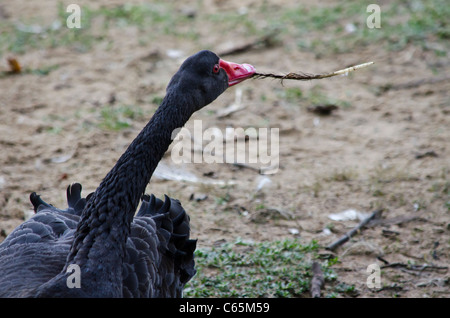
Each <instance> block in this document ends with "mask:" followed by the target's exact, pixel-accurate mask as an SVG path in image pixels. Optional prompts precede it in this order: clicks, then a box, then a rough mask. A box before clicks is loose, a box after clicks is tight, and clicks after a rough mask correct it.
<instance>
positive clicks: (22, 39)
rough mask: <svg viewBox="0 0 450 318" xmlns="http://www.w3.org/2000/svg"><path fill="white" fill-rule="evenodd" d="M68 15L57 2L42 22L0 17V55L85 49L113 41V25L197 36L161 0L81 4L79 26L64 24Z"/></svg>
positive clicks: (144, 33)
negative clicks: (51, 14) (48, 18)
mask: <svg viewBox="0 0 450 318" xmlns="http://www.w3.org/2000/svg"><path fill="white" fill-rule="evenodd" d="M70 14H71V13H70V12H66V5H65V4H63V3H62V2H60V3H59V4H58V16H57V17H56V18H55V20H54V21H43V20H42V19H39V18H38V17H36V18H33V19H29V20H27V21H13V20H0V29H1V30H2V32H1V33H0V56H2V55H3V54H5V53H6V52H9V53H17V54H22V53H25V52H27V51H28V50H32V49H46V48H54V47H60V46H67V47H70V48H73V49H75V50H77V51H81V52H86V51H88V50H90V49H91V48H92V46H93V45H95V44H96V43H98V42H100V41H104V40H109V41H112V40H111V39H109V38H108V30H109V29H110V28H112V27H115V28H122V27H127V26H137V27H138V28H139V30H140V32H141V33H142V35H145V38H149V37H151V36H152V35H158V36H160V35H169V34H170V35H174V36H179V37H182V36H183V37H187V38H190V39H195V38H196V37H198V35H197V34H196V33H195V32H193V31H192V27H186V25H187V21H188V19H189V18H188V17H186V16H185V15H183V14H181V13H180V12H179V11H178V10H174V9H173V5H171V4H169V3H167V2H163V1H159V2H158V1H157V2H153V3H146V4H137V5H134V4H124V5H119V6H115V7H101V8H98V9H93V8H91V7H89V6H82V7H81V21H80V22H81V23H80V25H81V28H68V27H67V26H66V21H67V18H68V17H69V16H70ZM95 22H98V23H95ZM94 25H95V29H94ZM149 30H151V32H150V34H149Z"/></svg>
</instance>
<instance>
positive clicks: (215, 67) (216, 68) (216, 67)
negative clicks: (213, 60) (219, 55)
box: [213, 64, 220, 74]
mask: <svg viewBox="0 0 450 318" xmlns="http://www.w3.org/2000/svg"><path fill="white" fill-rule="evenodd" d="M219 71H220V66H219V64H216V65H214V68H213V72H214V73H216V74H217V73H219Z"/></svg>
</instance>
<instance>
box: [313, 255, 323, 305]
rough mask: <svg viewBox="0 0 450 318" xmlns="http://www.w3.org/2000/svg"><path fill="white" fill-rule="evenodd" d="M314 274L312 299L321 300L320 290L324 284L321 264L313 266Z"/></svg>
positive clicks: (315, 263)
mask: <svg viewBox="0 0 450 318" xmlns="http://www.w3.org/2000/svg"><path fill="white" fill-rule="evenodd" d="M311 269H312V272H313V278H312V279H311V297H312V298H320V290H321V288H322V286H323V283H324V281H325V280H324V278H323V272H322V268H320V264H319V263H317V262H314V263H313V264H312V267H311Z"/></svg>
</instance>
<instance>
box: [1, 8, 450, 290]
mask: <svg viewBox="0 0 450 318" xmlns="http://www.w3.org/2000/svg"><path fill="white" fill-rule="evenodd" d="M71 3H73V1H50V0H46V1H25V0H15V1H2V2H0V149H1V152H0V240H3V239H4V237H6V235H8V234H9V233H10V232H11V231H12V230H13V229H14V228H15V227H16V226H17V225H18V224H20V223H21V222H23V220H24V219H25V218H27V217H28V216H29V214H30V210H31V204H30V203H29V200H28V197H29V194H30V193H31V192H33V191H36V192H38V193H39V194H41V195H42V198H43V199H44V200H45V201H47V202H50V203H52V204H53V205H55V206H58V207H65V206H66V203H65V189H66V187H67V185H69V184H70V183H72V182H80V183H81V184H83V189H84V194H85V195H87V194H88V193H90V192H92V191H94V190H95V188H96V187H97V185H98V184H99V183H100V181H101V180H102V178H103V177H104V176H105V174H106V173H107V172H108V171H109V169H111V168H112V166H113V165H114V163H115V162H116V160H117V159H118V158H119V156H120V154H121V153H122V152H123V151H125V149H126V147H127V146H128V144H129V143H130V142H131V141H132V140H133V138H134V137H135V136H136V135H137V133H138V132H139V131H140V130H141V129H142V127H143V126H144V125H145V123H146V122H147V121H148V120H149V118H150V117H151V116H152V114H153V113H154V111H155V110H156V108H157V107H158V105H159V103H160V102H161V101H162V99H163V97H164V94H165V87H166V85H167V83H168V82H169V80H170V78H171V76H172V75H173V74H174V73H175V72H176V70H177V69H178V67H179V66H180V64H181V63H182V61H183V60H184V59H185V58H186V57H188V56H190V55H192V54H194V53H195V52H197V51H199V50H201V49H209V50H212V51H214V52H216V53H217V54H218V55H219V56H220V57H222V58H224V59H225V60H229V61H233V62H236V63H250V64H252V65H253V66H255V68H256V70H257V71H259V72H272V73H277V74H284V73H288V72H306V73H314V74H319V73H327V72H333V71H335V70H338V69H342V68H344V67H348V66H351V65H355V64H359V63H363V62H368V61H373V62H375V64H374V65H372V66H370V67H368V68H365V69H362V70H359V71H356V72H354V73H351V74H349V75H348V76H346V77H335V78H331V79H323V80H317V81H308V82H296V81H283V82H282V83H281V82H280V81H279V80H275V79H268V78H267V79H249V80H247V81H245V82H243V83H242V84H239V85H237V86H235V87H233V88H230V89H228V90H227V91H226V92H225V93H224V94H223V95H222V96H220V97H219V98H218V99H217V100H216V101H215V102H214V103H212V104H211V105H209V106H208V107H205V108H204V109H202V110H201V111H199V112H197V113H196V114H194V116H193V117H192V119H191V120H190V122H189V123H188V124H187V125H186V127H188V128H189V127H192V124H193V120H194V119H201V120H202V121H203V129H207V128H209V127H218V128H220V129H223V131H224V130H225V129H226V127H242V128H244V129H245V128H248V127H254V128H261V127H266V128H279V131H280V138H279V154H278V156H279V162H280V169H279V171H278V172H277V173H276V174H273V175H263V174H260V171H259V169H258V167H257V166H256V167H255V166H254V165H241V166H236V165H233V164H229V163H228V164H227V163H225V164H214V165H212V164H184V165H174V164H173V162H171V160H170V155H168V156H166V157H165V158H164V159H163V160H162V161H161V164H160V166H159V167H158V169H157V172H156V173H155V175H154V178H153V179H152V181H151V183H150V184H149V186H148V188H147V191H148V192H149V193H155V195H157V196H159V197H162V196H163V194H164V193H167V194H168V195H170V196H171V197H174V198H177V199H179V200H180V201H181V202H182V204H183V206H184V207H185V209H186V211H187V212H188V213H189V215H190V216H191V222H192V237H194V238H198V239H199V241H198V246H199V250H198V252H197V264H198V274H197V275H196V277H195V278H194V279H193V281H191V283H190V284H189V286H188V287H187V289H186V292H185V294H186V296H187V297H192V296H195V297H225V296H242V297H308V296H309V288H310V280H311V264H312V262H313V261H316V262H320V264H321V265H322V269H323V271H324V273H325V286H324V287H323V291H322V292H323V296H325V297H448V296H449V294H448V291H449V288H448V285H449V280H448V268H447V267H446V266H448V264H449V248H448V247H449V242H450V236H449V232H450V222H449V211H450V180H449V169H450V149H449V147H450V144H449V140H450V131H449V125H450V119H449V114H450V94H449V93H448V92H449V91H450V84H449V83H450V81H449V74H450V73H449V68H450V63H449V57H448V51H449V43H450V41H449V37H450V26H449V18H448V17H449V16H450V6H449V5H448V3H447V2H446V1H443V0H442V1H439V0H435V1H431V0H423V1H420V0H415V1H400V0H398V1H378V2H376V3H374V4H376V5H377V6H378V7H379V9H380V11H379V15H378V16H372V14H376V11H371V10H369V12H368V10H367V8H368V6H369V5H370V4H371V2H365V1H345V2H343V1H314V2H313V3H311V2H310V1H298V0H297V1H288V0H282V1H279V0H277V1H250V0H240V1H234V0H230V1H222V0H209V1H208V0H204V1H202V0H198V1H183V2H179V1H177V2H176V1H116V0H115V1H109V0H99V1H77V2H76V3H75V4H76V5H78V6H79V8H80V9H81V11H80V12H81V16H80V20H79V22H80V28H76V27H75V28H69V27H68V26H71V23H72V22H76V20H75V18H74V16H71V14H73V13H74V11H71V10H69V12H67V9H68V6H69V5H70V4H71ZM372 4H373V3H372ZM376 22H379V23H380V25H379V27H377V25H376ZM374 23H375V25H374ZM378 209H381V210H383V214H382V219H381V220H380V221H379V222H378V223H377V224H372V226H370V227H368V228H366V229H364V230H363V231H361V232H360V233H359V234H358V235H356V236H355V237H353V238H352V239H351V240H350V241H349V242H347V243H346V244H345V245H343V246H341V247H339V248H338V249H336V250H334V251H329V250H326V249H325V247H326V246H327V245H328V244H330V243H332V242H334V241H336V240H337V239H338V238H339V237H340V236H341V235H343V234H344V233H346V232H347V231H348V230H350V229H352V228H353V227H355V226H356V225H357V224H358V223H359V222H360V220H361V219H363V218H364V217H367V216H368V215H369V214H370V213H372V212H373V211H375V210H378ZM373 263H376V264H379V265H380V266H386V267H385V268H384V269H383V271H382V277H381V279H382V287H381V288H376V289H371V288H368V286H367V284H366V279H367V276H368V274H367V272H366V269H367V267H368V266H369V265H370V264H373ZM395 263H399V264H401V265H399V266H389V265H390V264H395ZM424 264H428V267H423V265H424ZM418 268H422V270H421V272H420V273H421V275H418V270H417V269H418ZM424 268H425V269H424Z"/></svg>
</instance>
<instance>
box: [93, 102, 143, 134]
mask: <svg viewBox="0 0 450 318" xmlns="http://www.w3.org/2000/svg"><path fill="white" fill-rule="evenodd" d="M143 116H144V113H143V111H142V109H141V108H139V107H138V106H135V105H121V106H119V107H110V106H105V107H102V109H101V110H100V118H101V120H100V123H99V127H100V128H102V129H106V130H114V131H118V130H122V129H125V128H128V127H130V126H131V121H132V120H136V119H140V118H143Z"/></svg>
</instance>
